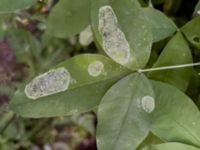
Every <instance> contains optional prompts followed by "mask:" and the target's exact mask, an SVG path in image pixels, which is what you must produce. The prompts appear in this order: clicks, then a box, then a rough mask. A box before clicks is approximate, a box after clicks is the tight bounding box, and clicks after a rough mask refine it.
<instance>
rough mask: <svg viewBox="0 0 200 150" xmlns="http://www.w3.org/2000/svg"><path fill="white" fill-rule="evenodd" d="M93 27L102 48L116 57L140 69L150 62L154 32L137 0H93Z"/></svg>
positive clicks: (109, 54)
mask: <svg viewBox="0 0 200 150" xmlns="http://www.w3.org/2000/svg"><path fill="white" fill-rule="evenodd" d="M91 9H92V11H91V16H92V27H93V30H94V34H95V38H96V41H97V42H98V45H100V46H101V49H103V50H104V52H105V53H106V54H107V55H108V56H110V57H111V58H112V59H113V60H114V61H116V62H117V63H119V64H122V65H123V66H126V67H128V68H129V69H132V70H136V69H138V68H142V67H144V66H145V65H146V63H147V61H148V59H149V56H150V51H151V45H152V33H151V28H150V27H149V24H148V21H147V19H146V17H145V14H144V11H142V8H141V7H140V5H139V3H138V2H137V1H135V0H134V1H132V0H101V1H97V0H94V1H92V7H91Z"/></svg>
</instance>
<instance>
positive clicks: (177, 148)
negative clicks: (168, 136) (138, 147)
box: [143, 143, 199, 150]
mask: <svg viewBox="0 0 200 150" xmlns="http://www.w3.org/2000/svg"><path fill="white" fill-rule="evenodd" d="M143 150H199V148H196V147H193V146H190V145H186V144H182V143H164V144H159V145H150V146H148V147H146V148H144V149H143Z"/></svg>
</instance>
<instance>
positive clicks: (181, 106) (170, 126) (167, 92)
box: [151, 81, 200, 147]
mask: <svg viewBox="0 0 200 150" xmlns="http://www.w3.org/2000/svg"><path fill="white" fill-rule="evenodd" d="M152 85H153V89H154V92H155V100H156V107H155V110H154V112H153V113H152V116H153V117H152V120H151V121H152V129H151V131H152V132H153V133H154V134H155V135H156V136H158V137H160V138H161V139H162V140H164V141H167V142H181V143H185V144H189V145H194V146H197V147H200V113H199V110H198V108H197V107H196V105H195V104H194V103H193V102H192V100H191V99H190V98H189V97H187V96H186V95H185V94H184V93H182V92H181V91H180V90H178V89H177V88H175V87H173V86H171V85H168V84H165V83H162V82H156V81H152Z"/></svg>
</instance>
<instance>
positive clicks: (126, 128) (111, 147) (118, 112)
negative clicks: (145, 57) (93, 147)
mask: <svg viewBox="0 0 200 150" xmlns="http://www.w3.org/2000/svg"><path fill="white" fill-rule="evenodd" d="M153 97H154V93H153V90H152V88H151V84H150V82H149V81H148V79H147V78H146V77H145V76H144V75H142V74H138V73H135V74H131V75H129V76H127V77H125V78H123V79H122V80H120V81H119V82H117V83H116V84H115V85H114V86H112V87H111V88H110V89H109V90H108V92H107V93H106V94H105V95H104V97H103V99H102V101H101V103H100V105H99V109H98V125H97V146H98V149H100V150H133V149H135V148H136V147H137V146H138V145H139V144H140V143H141V142H142V141H143V140H144V139H145V137H146V136H147V135H148V133H149V129H150V122H149V119H150V114H151V112H152V111H153V110H154V106H155V105H154V99H153Z"/></svg>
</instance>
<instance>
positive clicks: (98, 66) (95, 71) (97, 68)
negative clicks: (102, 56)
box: [88, 61, 104, 77]
mask: <svg viewBox="0 0 200 150" xmlns="http://www.w3.org/2000/svg"><path fill="white" fill-rule="evenodd" d="M88 73H89V75H91V76H93V77H97V76H99V75H100V74H104V64H103V63H102V62H101V61H95V62H93V63H91V64H89V65H88Z"/></svg>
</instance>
